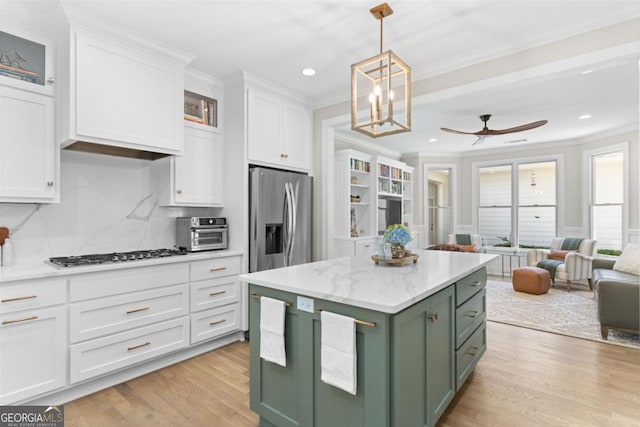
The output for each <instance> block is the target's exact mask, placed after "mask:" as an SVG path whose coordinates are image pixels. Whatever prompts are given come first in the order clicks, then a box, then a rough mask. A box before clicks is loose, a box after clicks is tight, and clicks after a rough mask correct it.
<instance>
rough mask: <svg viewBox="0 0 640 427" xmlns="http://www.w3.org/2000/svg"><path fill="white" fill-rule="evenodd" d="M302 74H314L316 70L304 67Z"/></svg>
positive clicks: (309, 75)
mask: <svg viewBox="0 0 640 427" xmlns="http://www.w3.org/2000/svg"><path fill="white" fill-rule="evenodd" d="M302 75H304V76H307V77H311V76H315V75H316V70H314V69H313V68H304V69H303V70H302Z"/></svg>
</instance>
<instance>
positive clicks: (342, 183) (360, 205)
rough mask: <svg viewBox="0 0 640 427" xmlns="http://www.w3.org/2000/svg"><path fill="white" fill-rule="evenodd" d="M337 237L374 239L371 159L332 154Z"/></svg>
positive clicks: (354, 154) (344, 152)
mask: <svg viewBox="0 0 640 427" xmlns="http://www.w3.org/2000/svg"><path fill="white" fill-rule="evenodd" d="M335 165H336V180H335V182H336V191H335V197H336V201H335V206H336V215H335V222H336V234H335V235H336V237H341V238H345V237H347V238H355V237H375V231H376V230H375V227H374V225H375V220H376V218H375V214H376V212H375V209H376V205H375V202H376V199H375V193H374V192H373V191H372V181H373V174H372V167H373V165H372V156H371V155H368V154H365V153H360V152H357V151H354V150H340V151H336V153H335Z"/></svg>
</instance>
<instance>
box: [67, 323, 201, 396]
mask: <svg viewBox="0 0 640 427" xmlns="http://www.w3.org/2000/svg"><path fill="white" fill-rule="evenodd" d="M187 345H189V317H187V316H184V317H181V318H179V319H173V320H169V321H167V322H162V323H158V324H154V325H151V326H145V327H142V328H137V329H133V330H131V331H127V332H122V333H119V334H114V335H108V336H106V337H103V338H98V339H96V340H91V341H87V342H84V343H80V344H73V345H71V347H70V348H69V357H70V366H71V372H70V380H71V384H73V383H76V382H78V381H82V380H86V379H88V378H92V377H95V376H96V375H100V374H105V373H108V372H111V371H113V370H115V369H119V368H125V367H127V366H129V365H132V364H134V363H140V362H144V361H145V360H148V359H151V358H153V357H157V356H161V355H163V354H166V353H169V352H172V351H175V350H179V349H181V348H184V347H186V346H187Z"/></svg>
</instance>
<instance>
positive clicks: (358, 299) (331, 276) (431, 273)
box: [239, 250, 498, 314]
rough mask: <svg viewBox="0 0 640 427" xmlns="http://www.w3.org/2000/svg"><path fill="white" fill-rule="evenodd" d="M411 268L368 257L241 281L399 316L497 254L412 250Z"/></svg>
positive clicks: (315, 264) (281, 270) (280, 270)
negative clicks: (414, 260)
mask: <svg viewBox="0 0 640 427" xmlns="http://www.w3.org/2000/svg"><path fill="white" fill-rule="evenodd" d="M415 253H416V254H417V255H419V259H418V262H417V263H416V264H412V263H411V264H408V265H406V266H404V267H398V266H391V265H382V264H381V265H375V264H374V262H373V261H372V260H371V257H370V256H369V255H366V256H364V255H363V256H355V257H344V258H336V259H331V260H327V261H318V262H313V263H309V264H301V265H296V266H292V267H285V268H278V269H274V270H266V271H260V272H257V273H249V274H242V275H240V276H239V278H240V280H242V281H244V282H247V283H253V284H256V285H260V286H265V287H268V288H273V289H279V290H282V291H286V292H292V293H295V294H298V295H303V296H307V297H312V298H320V299H324V300H328V301H333V302H337V303H342V304H348V305H352V306H356V307H361V308H366V309H371V310H375V311H381V312H383V313H392V314H393V313H398V312H400V311H402V310H404V309H405V308H407V307H409V306H411V305H413V304H415V303H416V302H418V301H421V300H423V299H425V298H427V297H428V296H430V295H433V294H435V293H436V292H438V291H439V290H441V289H444V288H445V287H447V286H448V285H450V284H452V283H454V282H456V281H457V280H459V279H461V278H463V277H465V276H467V275H468V274H469V273H472V272H473V271H475V270H478V269H479V268H481V267H482V266H484V265H485V264H487V263H488V262H489V261H491V260H492V259H494V258H497V256H498V255H492V254H480V253H467V252H447V251H429V250H418V251H415Z"/></svg>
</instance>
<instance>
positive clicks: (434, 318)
mask: <svg viewBox="0 0 640 427" xmlns="http://www.w3.org/2000/svg"><path fill="white" fill-rule="evenodd" d="M427 318H428V319H429V321H430V322H431V323H435V322H437V321H438V313H434V314H430V315H429V316H427Z"/></svg>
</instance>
